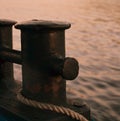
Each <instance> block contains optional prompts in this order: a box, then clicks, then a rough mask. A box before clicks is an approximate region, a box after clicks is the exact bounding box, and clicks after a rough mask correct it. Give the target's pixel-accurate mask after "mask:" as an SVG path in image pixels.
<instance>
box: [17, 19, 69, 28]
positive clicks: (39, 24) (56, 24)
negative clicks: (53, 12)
mask: <svg viewBox="0 0 120 121" xmlns="http://www.w3.org/2000/svg"><path fill="white" fill-rule="evenodd" d="M70 26H71V24H70V23H67V22H60V21H47V20H37V19H33V20H30V21H25V22H21V23H18V24H16V25H15V28H17V29H32V30H43V29H45V30H46V29H48V30H49V29H68V28H70Z"/></svg>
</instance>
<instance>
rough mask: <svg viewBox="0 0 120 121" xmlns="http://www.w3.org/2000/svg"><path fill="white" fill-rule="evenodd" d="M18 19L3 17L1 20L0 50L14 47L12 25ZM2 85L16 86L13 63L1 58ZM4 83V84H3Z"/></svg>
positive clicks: (0, 78)
mask: <svg viewBox="0 0 120 121" xmlns="http://www.w3.org/2000/svg"><path fill="white" fill-rule="evenodd" d="M15 23H16V21H12V20H6V19H1V20H0V52H1V49H2V50H3V49H4V48H6V49H12V26H13V25H14V24H15ZM0 83H2V84H0V86H2V87H1V88H5V87H3V85H4V86H6V87H11V86H14V78H13V64H12V63H9V62H7V61H5V60H2V59H0ZM3 83H4V84H3Z"/></svg>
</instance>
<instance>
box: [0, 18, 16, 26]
mask: <svg viewBox="0 0 120 121" xmlns="http://www.w3.org/2000/svg"><path fill="white" fill-rule="evenodd" d="M16 23H17V21H13V20H9V19H0V26H12V25H14V24H16Z"/></svg>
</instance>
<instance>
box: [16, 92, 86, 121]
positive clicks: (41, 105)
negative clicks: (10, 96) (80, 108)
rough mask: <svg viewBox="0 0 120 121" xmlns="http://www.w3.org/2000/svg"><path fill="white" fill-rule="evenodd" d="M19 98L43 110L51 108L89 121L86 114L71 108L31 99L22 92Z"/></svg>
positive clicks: (24, 102)
mask: <svg viewBox="0 0 120 121" xmlns="http://www.w3.org/2000/svg"><path fill="white" fill-rule="evenodd" d="M17 99H18V100H19V101H20V102H22V103H23V104H26V105H28V106H32V107H35V108H39V109H41V110H49V111H54V112H56V113H62V114H64V115H67V116H69V117H71V118H73V119H76V120H78V121H88V120H87V119H86V118H85V117H84V116H82V115H81V114H79V113H77V112H75V111H73V110H71V109H70V108H66V107H63V106H57V105H54V104H48V103H41V102H38V101H35V100H31V99H28V98H26V97H24V96H23V95H22V94H21V93H20V92H19V93H18V95H17Z"/></svg>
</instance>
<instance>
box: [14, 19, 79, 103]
mask: <svg viewBox="0 0 120 121" xmlns="http://www.w3.org/2000/svg"><path fill="white" fill-rule="evenodd" d="M15 27H16V28H17V29H21V39H22V40H21V41H22V42H21V47H22V60H23V62H22V71H23V90H22V94H23V95H24V96H26V97H28V98H31V99H34V100H39V101H42V102H49V103H55V104H56V103H57V104H62V103H65V102H66V82H65V80H64V79H74V78H75V77H76V76H77V74H78V68H79V67H78V62H77V61H76V60H75V59H73V58H65V37H64V36H65V35H64V30H65V29H68V28H69V27H70V24H68V23H60V22H50V21H39V20H38V21H37V20H33V21H27V22H24V23H19V24H17V25H16V26H15Z"/></svg>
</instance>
